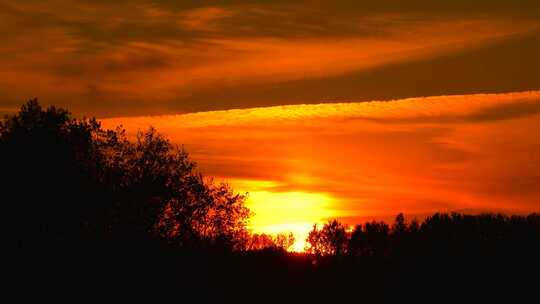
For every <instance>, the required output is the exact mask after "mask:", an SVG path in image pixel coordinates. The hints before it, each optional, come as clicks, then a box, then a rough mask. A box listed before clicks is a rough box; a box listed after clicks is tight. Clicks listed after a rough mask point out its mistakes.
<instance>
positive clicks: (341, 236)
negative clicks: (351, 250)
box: [306, 220, 347, 256]
mask: <svg viewBox="0 0 540 304" xmlns="http://www.w3.org/2000/svg"><path fill="white" fill-rule="evenodd" d="M346 241H347V235H346V231H345V226H343V225H342V224H341V223H340V222H339V221H337V220H331V221H329V222H328V223H326V224H324V226H323V227H322V229H321V230H318V228H317V225H314V226H313V229H312V230H311V231H310V232H309V235H308V237H307V239H306V244H307V247H306V251H307V252H309V253H312V254H315V255H318V256H320V255H342V254H343V253H344V252H345V248H346Z"/></svg>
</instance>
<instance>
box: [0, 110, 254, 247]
mask: <svg viewBox="0 0 540 304" xmlns="http://www.w3.org/2000/svg"><path fill="white" fill-rule="evenodd" d="M0 151H1V152H0V153H1V154H0V167H1V168H2V173H3V175H4V177H5V183H4V185H3V186H4V191H3V201H4V202H5V204H8V205H9V208H10V212H9V214H10V215H12V216H11V217H10V218H9V227H10V229H11V235H12V236H13V237H14V238H15V241H16V244H17V246H22V247H24V246H26V245H29V246H34V245H38V246H55V244H56V245H70V246H87V245H88V244H90V242H96V241H99V242H103V241H107V240H109V241H111V240H112V241H124V242H127V241H136V242H143V241H145V240H146V241H148V240H161V239H163V240H166V241H167V242H168V243H170V244H174V245H176V246H181V247H186V246H187V247H193V246H225V247H227V248H230V249H232V248H233V247H234V243H235V240H236V236H237V235H239V234H241V233H243V232H244V230H245V227H246V221H247V219H248V218H249V216H250V212H249V210H248V209H247V208H246V207H245V206H244V202H245V196H243V195H238V194H234V193H233V192H232V190H231V188H230V187H229V186H228V185H226V184H223V183H215V182H213V181H212V180H210V179H205V178H204V177H203V176H202V175H201V174H199V173H197V172H196V170H195V168H196V164H195V163H194V162H193V161H191V160H190V159H189V157H188V154H187V153H186V152H185V151H184V150H182V149H179V148H176V147H174V146H172V145H171V144H170V143H169V142H168V140H167V139H166V138H164V137H163V136H161V135H159V134H158V133H157V132H156V131H155V130H154V129H152V128H151V129H149V130H148V131H147V132H144V133H139V134H138V135H137V138H136V140H135V141H134V142H131V141H129V140H128V139H127V137H126V135H125V132H124V131H123V130H122V129H117V130H114V131H113V130H104V129H102V128H101V126H100V124H99V123H98V122H97V121H96V120H95V119H75V118H72V117H71V115H70V114H69V113H68V112H67V111H65V110H62V109H57V108H55V107H50V108H47V109H42V108H41V106H40V105H39V104H38V103H37V101H36V100H32V101H30V102H28V103H27V104H25V105H23V106H22V108H21V111H20V112H19V113H18V114H17V115H14V116H12V117H8V118H6V119H5V120H4V121H3V122H2V123H1V124H0Z"/></svg>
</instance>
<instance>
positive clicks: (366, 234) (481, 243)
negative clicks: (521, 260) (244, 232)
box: [306, 213, 540, 257]
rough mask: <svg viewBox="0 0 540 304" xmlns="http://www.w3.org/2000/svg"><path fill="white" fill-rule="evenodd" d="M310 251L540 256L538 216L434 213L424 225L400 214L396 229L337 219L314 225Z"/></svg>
mask: <svg viewBox="0 0 540 304" xmlns="http://www.w3.org/2000/svg"><path fill="white" fill-rule="evenodd" d="M306 243H307V245H306V252H308V253H311V254H314V255H317V256H352V257H377V256H378V257H389V256H395V257H407V256H424V255H430V256H436V255H451V256H459V255H467V256H471V255H478V256H485V255H489V254H491V253H495V252H496V253H497V254H504V253H505V252H506V253H508V254H509V255H510V254H512V253H513V252H520V253H527V252H528V253H530V254H533V253H535V252H536V253H540V252H539V250H540V214H535V213H533V214H530V215H528V216H516V215H514V216H506V215H502V214H481V215H464V214H459V213H452V214H444V213H436V214H434V215H432V216H429V217H427V218H426V219H425V220H424V221H423V222H422V223H419V222H418V221H416V220H413V221H412V222H410V223H407V222H406V221H405V217H404V215H403V214H399V215H398V216H397V217H396V219H395V222H394V223H393V225H391V226H390V225H388V224H386V223H384V222H377V221H372V222H367V223H365V224H363V225H356V226H355V227H354V228H353V229H352V230H350V229H348V227H346V226H345V225H343V224H342V223H340V222H339V221H338V220H331V221H329V222H328V223H326V224H324V225H323V227H321V228H319V227H318V226H317V225H314V226H313V229H312V230H311V231H310V233H309V235H308V237H307V240H306Z"/></svg>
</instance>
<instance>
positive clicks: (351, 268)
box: [11, 246, 540, 303]
mask: <svg viewBox="0 0 540 304" xmlns="http://www.w3.org/2000/svg"><path fill="white" fill-rule="evenodd" d="M537 254H538V252H505V253H500V252H499V253H493V254H488V255H419V256H416V257H407V258H389V257H364V258H360V259H359V258H352V257H347V256H341V257H326V258H320V259H318V260H316V259H315V257H314V256H309V255H298V254H287V253H285V252H282V251H271V250H268V251H260V252H240V253H231V252H218V251H208V250H205V251H185V250H184V251H177V250H175V251H168V250H155V251H153V250H149V249H146V250H141V249H140V248H136V247H132V248H128V247H127V246H126V247H124V248H122V249H118V248H116V249H111V248H109V249H107V250H96V251H93V252H85V253H84V254H81V253H80V252H78V253H74V252H69V251H64V252H61V253H59V252H56V253H52V252H49V253H48V254H47V253H44V252H40V253H39V254H38V253H37V252H36V254H33V255H32V257H28V258H24V259H21V256H19V259H17V261H18V262H17V264H15V266H16V268H17V271H16V275H15V276H14V277H13V278H14V279H13V280H11V282H13V283H15V287H16V288H17V289H20V293H19V296H20V297H22V298H25V297H27V296H30V297H34V296H38V297H39V298H40V299H70V300H74V301H75V302H79V300H89V299H95V300H99V301H100V302H101V301H107V302H108V301H109V300H111V299H116V300H123V301H127V300H131V299H146V298H147V297H150V299H153V300H152V302H154V301H158V300H161V299H164V298H170V299H173V300H174V301H175V302H180V303H182V302H185V303H248V302H249V303H360V302H365V301H368V300H369V301H376V302H390V301H392V302H393V301H406V302H409V301H415V302H417V301H420V302H428V301H429V302H440V301H445V300H454V301H457V302H470V301H472V300H479V301H481V303H485V302H487V301H491V300H503V299H508V300H510V301H511V303H518V302H522V301H525V300H526V301H527V303H535V302H536V301H537V300H538V293H537V292H538V282H539V276H540V272H539V269H540V268H539V263H538V255H537ZM315 261H316V262H315Z"/></svg>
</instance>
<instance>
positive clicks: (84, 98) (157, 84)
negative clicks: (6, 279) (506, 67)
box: [0, 0, 539, 116]
mask: <svg viewBox="0 0 540 304" xmlns="http://www.w3.org/2000/svg"><path fill="white" fill-rule="evenodd" d="M345 2H347V1H345ZM345 2H344V3H336V5H334V6H331V7H329V6H327V5H325V4H324V3H323V2H315V3H313V4H311V5H307V4H306V3H296V4H291V3H288V2H279V1H278V2H275V3H274V4H250V3H247V2H243V1H233V2H232V3H218V4H216V5H213V6H204V5H200V4H198V3H195V2H189V1H188V2H185V3H184V2H182V3H177V1H174V2H172V1H143V0H137V1H129V2H126V1H115V2H105V1H82V0H54V1H48V2H46V3H45V2H42V1H24V2H12V1H5V0H4V1H0V6H1V8H2V10H0V17H1V18H2V22H1V23H0V44H1V47H0V54H1V55H2V56H1V59H0V66H1V68H0V76H1V77H2V78H1V79H2V80H1V81H0V88H1V89H2V90H6V91H9V93H10V94H9V96H10V98H9V99H8V100H5V101H2V103H3V104H5V105H9V106H13V105H15V104H19V103H21V102H22V101H23V100H24V99H26V98H29V97H33V96H38V97H40V98H41V99H42V100H43V101H44V102H46V103H53V102H54V103H56V104H60V105H63V106H67V107H69V108H71V109H73V110H75V111H76V112H77V113H79V114H97V115H100V116H105V115H106V116H111V115H122V114H129V115H138V114H141V113H148V112H150V113H153V114H162V113H171V112H176V113H178V112H189V111H199V110H206V109H213V108H222V109H224V108H230V107H235V106H238V103H240V105H241V106H242V107H250V106H253V105H260V104H261V102H262V100H264V99H265V98H268V97H267V96H270V95H271V94H265V93H264V92H265V91H268V90H269V89H265V88H262V89H260V90H259V91H258V93H257V94H256V96H255V97H253V96H252V95H249V94H250V93H249V90H252V89H253V88H257V87H260V86H266V87H267V88H268V87H270V88H271V87H273V86H281V87H284V84H288V83H294V82H298V81H308V80H313V79H323V80H324V79H328V78H333V77H347V75H348V74H351V73H358V72H366V73H369V72H370V71H373V70H377V69H381V68H384V67H386V66H389V65H395V64H399V63H406V62H407V63H408V62H418V61H422V60H424V61H425V60H430V59H432V58H437V57H441V56H446V55H448V54H454V53H460V52H467V51H470V50H473V49H477V48H481V47H485V46H487V45H491V44H493V43H494V42H496V41H504V40H506V39H509V37H514V36H516V35H520V34H523V33H530V32H534V31H535V30H537V29H538V24H539V22H538V20H537V19H536V18H535V17H534V16H528V17H524V18H519V19H516V18H515V16H514V15H513V13H512V14H507V15H504V14H502V15H501V14H492V13H490V14H480V13H478V14H447V13H444V14H443V13H441V11H440V10H438V9H437V8H436V7H431V8H430V9H429V10H428V11H429V13H425V10H421V9H417V10H414V9H413V10H408V9H407V10H404V11H403V12H402V13H400V12H397V11H394V10H392V9H388V7H385V6H380V5H379V6H378V5H375V4H374V3H371V4H370V3H365V5H364V6H363V7H362V6H357V5H353V4H347V5H346V3H345ZM351 5H352V7H349V6H351ZM422 5H426V3H423V4H422ZM328 11H330V12H332V14H329V13H328ZM362 11H370V12H372V13H370V14H367V13H365V12H364V13H359V12H362ZM504 60H507V59H504V58H503V61H504ZM528 60H536V59H535V58H528ZM411 69H413V70H414V67H411ZM342 83H347V82H346V81H343V82H342ZM353 87H355V84H354V83H349V84H348V85H347V88H349V89H350V88H353ZM429 87H430V86H429V84H425V85H421V84H419V87H418V89H417V90H416V91H417V92H416V94H415V95H422V92H423V91H426V90H427V91H429ZM60 88H61V89H60ZM246 88H247V89H246ZM285 88H286V86H285ZM347 88H345V90H342V91H343V92H345V93H344V94H345V95H346V91H347V90H348V89H347ZM533 88H534V87H530V85H527V86H525V87H523V88H519V89H533ZM285 91H286V92H285V93H286V95H287V96H288V100H283V98H282V97H280V96H276V97H275V98H274V99H272V101H271V102H272V103H273V104H280V103H290V102H291V100H294V99H302V94H304V93H302V91H301V90H295V89H290V88H289V89H286V90H285ZM223 92H227V95H224V94H223ZM208 94H210V95H208ZM379 94H380V95H381V96H386V95H388V94H390V95H391V92H390V93H389V92H387V91H386V90H382V89H381V92H379ZM230 96H233V97H234V98H233V99H234V100H236V101H231V98H232V97H231V98H230ZM325 97H326V96H324V92H322V93H321V95H320V96H318V97H316V98H312V100H306V99H302V102H314V103H317V102H321V101H323V100H325ZM351 97H355V96H353V95H351Z"/></svg>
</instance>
